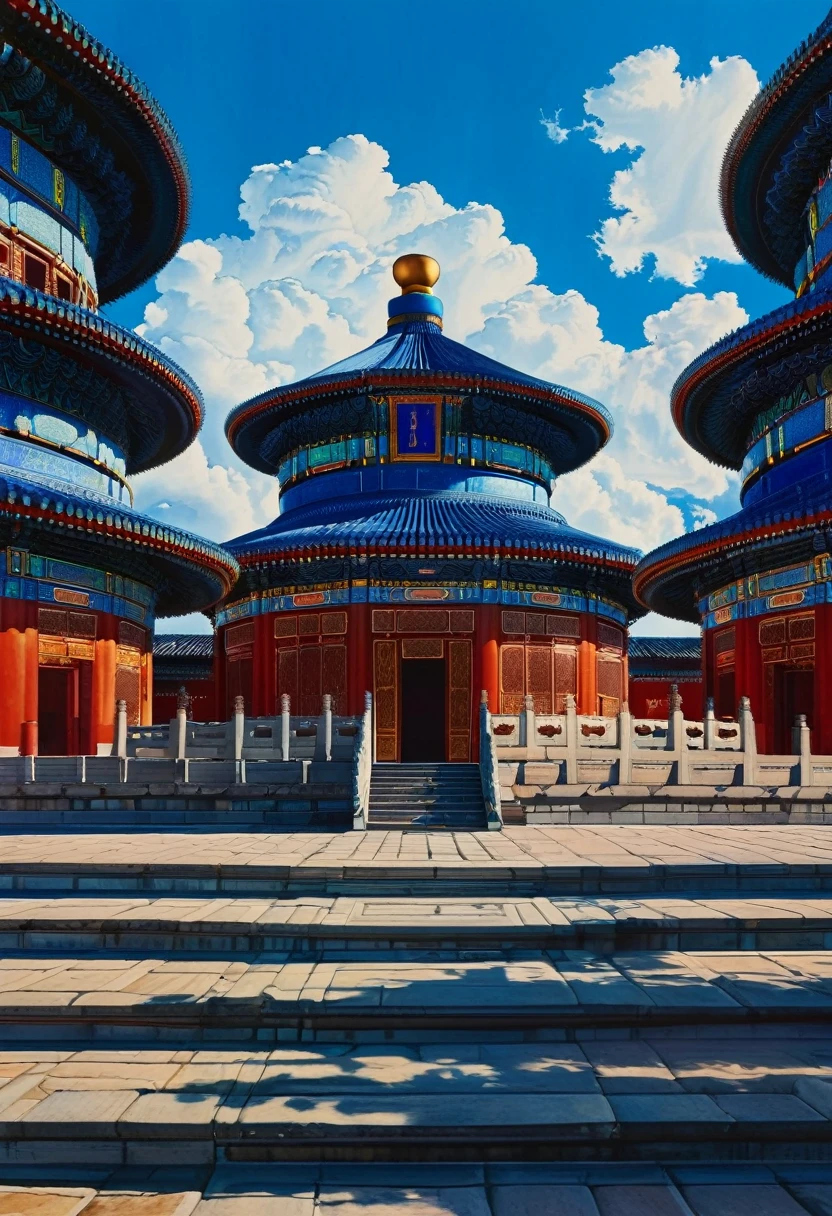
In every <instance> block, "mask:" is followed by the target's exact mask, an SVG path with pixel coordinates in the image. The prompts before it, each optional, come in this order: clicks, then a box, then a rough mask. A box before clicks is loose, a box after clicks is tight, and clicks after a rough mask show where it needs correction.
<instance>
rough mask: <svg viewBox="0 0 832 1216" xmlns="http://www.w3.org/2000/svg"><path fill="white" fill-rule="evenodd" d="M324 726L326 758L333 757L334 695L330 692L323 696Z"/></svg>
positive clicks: (322, 713)
mask: <svg viewBox="0 0 832 1216" xmlns="http://www.w3.org/2000/svg"><path fill="white" fill-rule="evenodd" d="M321 717H322V718H323V728H324V760H331V759H332V697H331V696H330V694H329V693H328V692H325V693H324V696H323V707H322V712H321Z"/></svg>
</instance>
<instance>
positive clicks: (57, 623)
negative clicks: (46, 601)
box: [38, 608, 67, 638]
mask: <svg viewBox="0 0 832 1216" xmlns="http://www.w3.org/2000/svg"><path fill="white" fill-rule="evenodd" d="M66 616H67V614H66V612H65V611H62V610H61V609H60V608H38V632H39V633H48V634H49V635H50V637H54V638H65V637H66V631H67V619H66Z"/></svg>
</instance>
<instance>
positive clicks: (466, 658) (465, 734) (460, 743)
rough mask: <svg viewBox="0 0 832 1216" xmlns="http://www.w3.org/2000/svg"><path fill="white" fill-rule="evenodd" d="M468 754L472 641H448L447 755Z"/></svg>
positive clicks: (462, 756)
mask: <svg viewBox="0 0 832 1216" xmlns="http://www.w3.org/2000/svg"><path fill="white" fill-rule="evenodd" d="M470 754H471V643H470V642H467V641H466V642H449V643H448V759H449V760H454V761H456V762H464V761H467V760H468V758H469V756H470Z"/></svg>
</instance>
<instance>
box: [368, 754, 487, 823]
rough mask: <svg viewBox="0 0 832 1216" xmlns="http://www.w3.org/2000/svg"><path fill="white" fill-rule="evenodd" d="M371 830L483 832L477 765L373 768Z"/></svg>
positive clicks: (392, 765) (482, 810) (411, 765)
mask: <svg viewBox="0 0 832 1216" xmlns="http://www.w3.org/2000/svg"><path fill="white" fill-rule="evenodd" d="M367 826H368V827H370V828H406V829H408V830H413V829H416V830H422V831H425V830H430V831H437V830H442V829H448V828H452V829H457V830H464V829H467V830H469V831H482V830H484V829H485V827H486V818H485V805H484V803H483V797H482V783H481V780H480V770H479V766H478V765H476V764H374V765H373V773H372V779H371V782H370V813H369V816H368V821H367Z"/></svg>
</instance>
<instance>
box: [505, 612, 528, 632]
mask: <svg viewBox="0 0 832 1216" xmlns="http://www.w3.org/2000/svg"><path fill="white" fill-rule="evenodd" d="M525 632H526V614H525V612H504V613H503V633H525Z"/></svg>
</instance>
